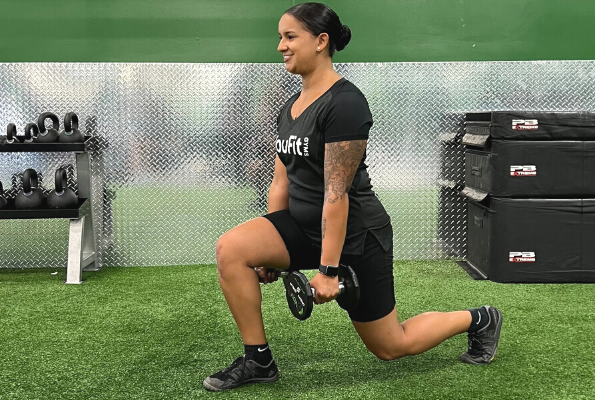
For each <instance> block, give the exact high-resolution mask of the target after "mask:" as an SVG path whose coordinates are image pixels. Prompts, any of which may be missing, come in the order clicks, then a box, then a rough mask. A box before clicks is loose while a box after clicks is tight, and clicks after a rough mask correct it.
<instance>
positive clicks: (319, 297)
mask: <svg viewBox="0 0 600 400" xmlns="http://www.w3.org/2000/svg"><path fill="white" fill-rule="evenodd" d="M310 286H311V287H313V288H315V290H316V292H317V293H316V295H315V299H314V300H315V304H323V303H327V302H328V301H331V300H333V299H335V298H336V297H337V296H338V294H340V288H339V283H338V278H337V277H335V276H334V277H331V276H326V275H323V274H322V273H320V272H319V273H317V274H316V275H315V276H314V277H313V278H312V279H311V280H310Z"/></svg>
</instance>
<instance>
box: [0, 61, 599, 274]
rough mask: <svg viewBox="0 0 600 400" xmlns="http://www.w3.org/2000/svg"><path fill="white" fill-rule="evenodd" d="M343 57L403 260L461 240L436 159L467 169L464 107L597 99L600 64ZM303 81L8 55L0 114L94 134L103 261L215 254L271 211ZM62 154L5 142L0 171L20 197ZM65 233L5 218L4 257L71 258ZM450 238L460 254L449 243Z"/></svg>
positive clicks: (16, 263) (253, 68)
mask: <svg viewBox="0 0 600 400" xmlns="http://www.w3.org/2000/svg"><path fill="white" fill-rule="evenodd" d="M336 69H337V70H338V71H339V72H340V73H341V74H342V75H343V76H345V77H346V78H348V79H349V80H350V81H352V82H353V83H355V84H356V85H357V86H358V87H359V88H360V89H361V90H362V91H363V93H364V94H365V96H366V97H367V99H368V101H369V103H370V106H371V111H372V113H373V118H374V126H373V129H372V131H371V137H370V140H369V147H368V158H367V164H368V165H369V171H370V174H371V177H372V181H373V185H374V190H375V191H376V193H377V194H378V196H379V198H380V199H381V201H382V202H383V204H384V205H385V207H386V209H387V210H388V213H389V214H390V216H391V217H392V220H393V224H394V231H395V238H394V239H395V246H394V248H395V254H394V256H395V258H396V259H439V258H448V257H456V256H458V257H461V256H464V254H465V253H466V251H465V245H466V231H465V228H464V224H462V223H461V222H460V221H461V219H462V218H463V214H462V213H463V210H462V208H461V207H462V206H461V203H460V202H455V203H452V204H453V205H452V206H449V207H447V208H446V209H445V211H444V212H442V211H440V207H441V205H442V204H448V196H446V194H445V193H444V190H443V189H440V187H439V184H438V181H439V179H440V178H444V176H443V175H442V173H441V172H442V169H443V170H444V171H446V170H452V168H451V167H452V165H451V164H452V163H455V164H456V168H458V169H460V168H464V165H462V164H461V163H462V162H464V160H462V158H461V157H460V148H459V147H456V148H454V149H443V148H441V147H440V146H441V145H440V143H441V142H440V140H439V138H440V135H442V134H446V133H448V132H453V131H456V129H460V128H461V127H462V126H463V125H464V121H463V120H464V113H465V112H467V111H486V110H501V109H515V110H525V109H536V110H556V111H572V110H593V109H594V107H595V103H594V62H593V61H539V62H465V63H365V64H336ZM300 89H301V84H300V81H299V79H298V77H296V76H292V75H289V74H288V73H287V72H286V71H285V69H284V68H283V66H282V65H279V64H109V63H103V64H63V63H31V64H0V124H1V125H2V126H6V124H8V123H9V122H13V123H16V124H17V126H18V127H19V129H20V130H22V127H23V126H25V124H26V123H27V122H30V121H34V120H36V118H37V116H38V115H39V114H40V113H41V112H43V111H53V112H55V113H57V114H58V115H59V116H62V115H64V114H65V113H66V112H67V111H75V112H76V113H78V115H79V117H80V127H81V128H83V129H82V130H84V131H85V132H86V133H89V134H92V135H95V136H98V137H99V138H100V140H99V141H98V145H97V146H96V147H95V148H94V149H93V150H94V151H93V152H92V157H91V159H92V173H93V177H94V182H93V211H94V213H95V217H94V223H95V229H96V234H97V240H98V245H99V250H100V262H101V264H103V265H106V266H113V265H120V266H132V265H175V264H197V263H214V262H215V244H216V241H217V239H218V238H219V236H220V235H221V234H223V233H224V232H225V231H227V230H228V229H230V228H232V227H234V226H236V225H238V224H240V223H242V222H244V221H246V220H248V219H250V218H253V217H256V216H258V215H261V214H262V213H264V212H266V196H267V191H268V186H269V183H270V180H271V177H272V174H273V159H274V155H275V150H274V138H275V123H276V115H277V112H278V111H279V109H280V107H281V106H282V105H283V103H284V101H285V100H286V99H287V98H288V97H289V96H291V95H292V94H293V93H295V92H296V91H298V90H300ZM61 128H62V127H61ZM444 151H446V152H447V151H450V152H452V151H455V152H457V153H455V154H454V158H452V156H448V155H447V154H446V155H445V153H444ZM456 155H459V157H458V158H457V157H456ZM447 160H455V161H450V165H448V162H447ZM63 164H75V157H74V155H72V154H67V153H58V154H12V155H6V154H0V181H2V182H3V183H4V185H5V186H8V187H9V195H12V194H14V191H15V190H16V189H11V188H10V182H11V179H12V178H13V175H14V174H19V173H22V171H23V170H24V169H25V168H36V169H37V170H39V171H41V172H42V174H43V176H44V178H45V179H44V180H43V181H44V186H45V187H46V188H47V189H51V187H52V182H51V179H50V180H49V179H48V177H52V176H53V174H54V170H55V169H56V168H57V167H58V166H59V165H63ZM17 180H18V179H17ZM74 184H75V183H74V182H72V181H71V182H70V185H72V186H74ZM17 185H18V182H17ZM463 206H464V204H463ZM453 221H456V223H453ZM440 223H443V224H444V227H443V229H442V228H441V227H440ZM445 227H450V228H445ZM67 230H68V223H67V221H0V232H2V237H3V240H2V241H0V267H21V268H27V267H63V266H65V265H66V257H67V254H66V250H67ZM440 237H443V238H444V239H445V240H451V241H452V242H453V243H455V244H456V245H457V249H458V251H457V252H456V253H455V254H449V253H448V252H446V251H444V248H443V246H440ZM4 238H6V239H4Z"/></svg>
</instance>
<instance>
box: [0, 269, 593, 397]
mask: <svg viewBox="0 0 600 400" xmlns="http://www.w3.org/2000/svg"><path fill="white" fill-rule="evenodd" d="M52 272H54V270H51V269H35V270H0V399H2V400H4V399H27V400H31V399H44V400H50V399H85V400H91V399H196V398H202V399H348V398H358V399H444V400H445V399H589V398H593V396H594V285H581V284H577V285H549V284H545V285H531V284H529V285H515V284H511V285H505V284H497V283H492V282H487V281H474V280H472V279H471V278H470V277H469V276H468V275H467V274H466V273H465V272H464V271H463V270H462V269H460V268H459V267H458V266H457V265H456V264H455V263H453V262H451V261H429V262H402V261H397V262H396V263H395V278H396V300H397V306H398V316H399V318H400V319H406V318H409V317H411V316H413V315H415V314H419V313H422V312H425V311H433V310H436V311H451V310H457V309H464V308H468V307H474V306H479V305H482V304H492V305H494V306H496V307H498V308H499V309H500V310H502V311H503V312H504V325H503V331H502V337H501V340H500V345H499V350H498V355H497V356H496V359H495V361H494V362H493V363H492V364H490V365H487V366H473V365H467V364H464V363H462V362H461V361H460V360H459V359H458V356H459V354H460V353H461V352H462V351H464V350H465V349H466V346H467V339H466V336H465V335H459V336H455V337H453V338H451V339H450V340H448V341H446V342H444V343H442V344H441V345H440V346H438V347H436V348H434V349H432V350H430V351H429V352H426V353H424V354H421V355H418V356H414V357H407V358H403V359H400V360H396V361H392V362H385V361H380V360H378V359H377V358H375V357H374V356H373V355H372V354H370V353H369V352H368V351H367V350H366V348H365V347H364V346H363V344H362V342H361V341H360V338H359V337H358V335H357V334H356V333H355V331H354V330H353V328H352V325H351V323H350V321H349V320H348V318H347V315H346V313H345V312H344V311H343V310H341V309H340V308H338V306H337V303H335V302H332V303H328V304H326V305H322V306H318V307H316V308H315V310H314V312H313V315H312V316H311V318H310V319H309V320H307V321H304V322H301V321H298V320H295V319H294V318H293V317H292V316H291V314H290V312H289V310H288V309H287V304H286V300H285V294H284V289H283V285H282V283H281V282H276V283H274V284H271V285H267V286H263V298H264V303H263V313H264V319H265V325H266V329H267V337H268V339H269V344H270V346H271V348H272V350H273V354H274V356H275V359H276V361H277V363H278V366H279V370H280V380H279V381H278V382H276V383H273V384H258V385H257V384H254V385H247V386H243V387H241V388H238V389H236V390H234V391H230V392H222V393H210V392H206V391H205V390H204V389H203V388H202V380H203V379H204V377H205V376H207V375H210V374H212V373H214V372H216V371H218V370H220V369H222V368H224V367H226V366H228V365H229V364H230V363H231V362H232V361H233V360H234V359H235V358H236V357H237V356H239V355H241V353H242V352H243V347H242V344H241V341H240V337H239V333H238V332H237V329H236V327H235V324H234V321H233V318H232V317H231V315H230V314H229V312H228V308H227V305H226V303H225V300H224V298H223V295H222V293H221V290H220V288H219V285H218V280H217V275H216V267H215V266H214V265H203V266H176V267H142V268H139V267H129V268H105V269H103V270H101V271H99V272H86V273H84V279H86V282H85V283H84V284H82V285H64V284H63V283H62V282H63V281H64V280H65V274H66V271H65V270H64V269H61V270H58V274H56V275H52V274H51V273H52ZM307 275H308V276H309V277H310V276H312V273H308V274H307Z"/></svg>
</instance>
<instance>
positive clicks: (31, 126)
mask: <svg viewBox="0 0 600 400" xmlns="http://www.w3.org/2000/svg"><path fill="white" fill-rule="evenodd" d="M32 132H33V133H32ZM39 133H40V130H39V128H38V126H37V124H35V123H33V122H30V123H28V124H27V125H25V140H24V141H23V143H31V142H33V141H34V139H36V138H37V136H38V134H39Z"/></svg>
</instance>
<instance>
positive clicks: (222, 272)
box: [216, 235, 231, 279]
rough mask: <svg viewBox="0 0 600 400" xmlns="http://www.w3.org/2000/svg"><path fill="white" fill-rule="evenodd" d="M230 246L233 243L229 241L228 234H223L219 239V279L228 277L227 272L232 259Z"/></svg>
mask: <svg viewBox="0 0 600 400" xmlns="http://www.w3.org/2000/svg"><path fill="white" fill-rule="evenodd" d="M230 247H231V244H230V243H229V242H228V239H227V235H222V236H221V237H220V238H219V240H218V241H217V249H216V252H217V273H218V275H219V279H221V278H223V277H226V276H227V273H228V272H229V270H230V269H231V261H230V258H231V257H230V255H231V254H230V253H231V252H230Z"/></svg>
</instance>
